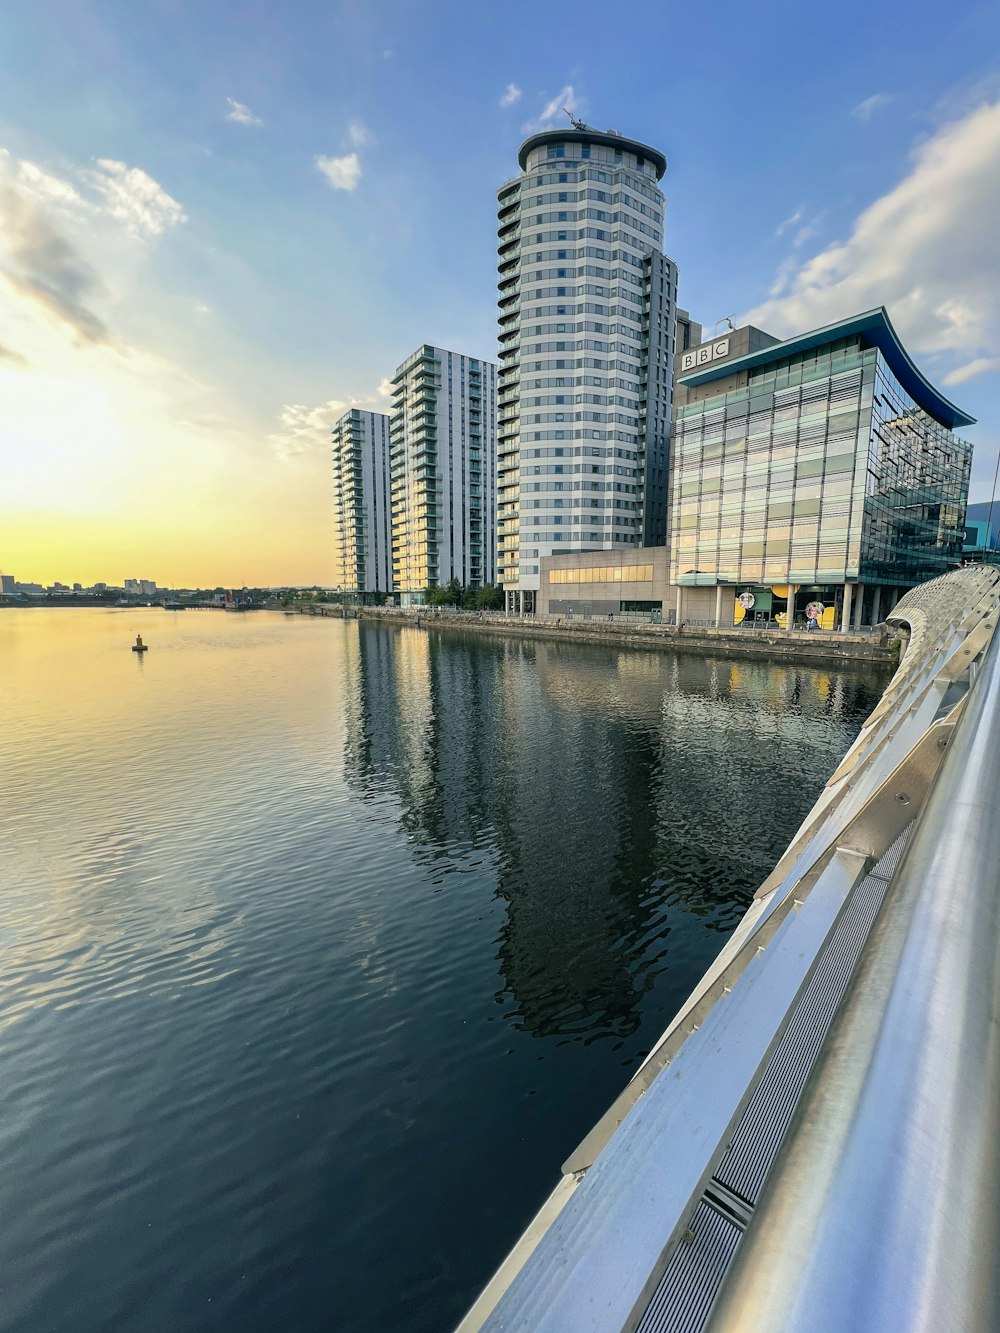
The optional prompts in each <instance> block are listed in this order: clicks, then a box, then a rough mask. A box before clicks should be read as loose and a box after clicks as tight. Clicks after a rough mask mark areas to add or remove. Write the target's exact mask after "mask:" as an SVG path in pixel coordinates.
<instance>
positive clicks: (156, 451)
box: [0, 0, 1000, 586]
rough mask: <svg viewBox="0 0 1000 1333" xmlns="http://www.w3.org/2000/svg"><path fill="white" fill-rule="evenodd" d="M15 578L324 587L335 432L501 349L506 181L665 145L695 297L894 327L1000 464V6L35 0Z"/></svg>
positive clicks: (21, 277) (0, 432)
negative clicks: (411, 376)
mask: <svg viewBox="0 0 1000 1333" xmlns="http://www.w3.org/2000/svg"><path fill="white" fill-rule="evenodd" d="M0 69H2V70H3V81H2V84H0V570H3V571H4V572H7V573H13V574H14V575H15V576H16V577H17V578H18V579H21V580H23V581H28V580H32V581H34V580H37V581H41V582H44V583H49V582H52V581H54V580H56V579H59V580H61V581H63V582H67V583H69V582H73V581H75V580H78V581H80V582H82V583H84V584H87V583H91V582H93V581H95V580H103V581H105V582H108V583H117V584H120V583H121V582H122V581H123V580H124V579H125V578H133V577H134V578H152V579H156V580H157V581H158V582H159V583H160V584H163V585H167V586H205V585H212V586H214V585H216V584H219V583H221V584H226V585H240V584H243V583H247V584H251V585H254V584H272V585H276V584H285V583H303V584H305V583H314V582H319V583H326V582H328V581H329V579H330V577H331V573H332V568H331V566H332V561H331V557H330V547H331V524H332V514H331V504H330V481H329V429H330V426H331V424H332V422H333V421H334V420H335V419H336V418H337V416H339V415H340V413H341V412H343V411H344V410H346V409H347V408H348V407H350V406H362V407H367V408H373V409H375V410H383V411H384V410H387V409H388V406H389V398H388V394H387V387H388V386H387V380H388V378H389V377H391V375H392V373H393V371H394V370H395V368H396V366H398V365H399V364H400V363H401V362H402V361H403V360H404V359H405V358H406V357H407V356H408V355H409V354H410V353H411V352H412V351H413V350H414V349H415V348H416V347H417V346H418V345H419V344H420V343H423V342H430V343H436V344H438V345H441V346H445V347H449V348H451V349H452V350H455V351H460V352H465V353H467V354H469V355H473V356H480V357H486V358H490V359H495V354H496V304H495V302H496V288H495V281H496V273H495V262H496V236H495V226H496V217H495V210H496V197H495V196H496V190H497V187H498V186H499V185H500V184H501V183H502V182H504V181H505V180H507V179H509V178H510V177H512V176H514V175H516V174H517V171H518V167H517V147H518V145H519V143H520V142H521V140H522V139H523V138H524V137H525V135H526V134H527V133H530V132H532V131H533V130H535V129H538V128H543V127H547V126H550V125H559V124H562V123H566V122H565V116H564V115H563V112H562V108H563V107H568V108H569V109H570V110H571V111H572V112H573V113H574V114H575V115H578V116H582V117H583V118H585V119H586V120H587V121H588V123H590V124H593V125H595V126H596V127H598V128H606V127H608V126H611V127H614V128H616V129H619V130H621V131H622V132H623V133H625V134H628V135H632V136H634V137H636V138H638V139H640V140H643V141H644V142H647V143H650V144H652V145H654V146H656V147H658V148H660V149H662V150H663V151H664V152H665V153H666V154H667V157H668V160H669V167H668V171H667V175H666V177H665V178H664V181H663V182H662V187H663V189H664V191H665V193H666V196H667V217H666V227H665V243H664V249H665V250H666V252H667V253H668V254H669V255H670V256H671V257H672V258H673V259H675V260H676V261H677V263H678V264H679V266H680V271H681V278H680V293H679V297H680V302H681V304H682V305H683V306H685V307H686V308H688V309H689V310H690V311H691V313H692V314H693V315H694V316H695V318H697V319H699V320H701V321H702V323H703V324H704V325H705V328H706V333H707V334H711V332H712V331H713V329H714V328H715V327H716V324H717V323H718V327H719V328H721V327H723V325H722V324H721V321H722V320H723V318H724V317H725V316H727V315H732V316H734V317H735V319H736V320H737V322H744V321H745V320H746V319H748V318H749V319H751V320H753V322H755V323H757V324H759V325H760V326H761V327H763V328H765V329H767V330H768V331H769V332H772V333H775V334H777V335H779V336H787V335H790V334H792V333H797V332H803V331H805V330H807V329H810V328H814V327H817V326H819V325H822V324H825V323H829V322H831V321H832V320H835V319H839V318H841V317H846V316H848V315H852V314H855V313H858V312H859V311H861V310H865V309H869V308H871V307H873V306H877V305H880V304H884V305H885V306H886V307H887V308H888V310H889V314H890V317H891V318H892V320H893V322H894V324H895V325H896V327H897V330H898V331H899V333H900V335H901V336H902V338H903V340H904V342H905V343H906V345H907V347H908V349H909V350H910V352H911V353H912V354H913V356H914V357H915V359H916V360H917V362H918V364H919V365H920V367H921V369H922V370H923V371H924V372H925V374H927V376H928V377H929V378H930V379H931V380H932V381H933V382H934V383H935V384H937V385H938V386H939V387H940V388H942V390H943V391H944V392H945V393H946V394H948V396H949V397H951V398H952V399H953V400H954V401H955V402H957V403H958V404H959V405H960V406H961V407H963V408H964V409H966V410H967V411H968V412H970V413H971V414H972V415H973V416H975V417H976V418H977V419H978V423H979V424H978V425H976V426H975V427H972V428H970V429H969V430H968V431H967V432H966V434H967V435H968V437H969V438H970V439H971V440H972V441H973V442H974V444H975V447H976V453H975V462H974V467H973V480H972V488H971V498H972V499H974V500H978V499H984V498H985V499H988V498H989V497H990V494H991V492H992V489H993V483H994V475H995V469H996V466H997V455H998V448H1000V244H998V237H1000V222H998V219H1000V6H998V5H997V4H996V3H995V0H989V3H968V2H967V0H955V2H954V3H950V4H949V5H947V6H942V5H941V4H940V3H939V2H938V0H934V2H933V3H927V0H911V3H907V4H903V3H898V2H897V0H881V3H878V4H873V3H868V4H855V3H852V0H843V2H842V3H841V4H840V5H839V6H837V7H835V8H833V9H831V8H830V7H828V6H819V5H806V4H802V3H801V0H798V2H795V0H782V2H777V0H759V2H758V3H756V4H754V5H746V4H735V3H731V2H730V0H721V3H716V4H713V5H709V4H706V3H700V4H699V3H691V0H688V2H687V3H685V4H683V5H680V4H676V3H674V2H673V0H667V2H666V3H665V2H664V0H656V2H655V3H647V2H646V0H633V3H631V4H630V5H627V6H619V5H615V6H611V5H609V4H596V3H592V0H577V2H576V3H573V4H567V3H563V0H550V2H549V3H547V4H545V5H539V4H537V3H526V2H525V0H504V2H503V3H495V2H494V0H480V3H478V4H469V3H464V4H459V3H456V2H455V0H447V2H444V0H421V3H419V4H418V3H414V2H413V0H363V2H362V0H323V3H313V0H294V2H293V3H288V0H285V3H283V4H279V3H277V2H276V0H255V2H250V3H235V2H234V0H190V2H189V0H144V2H143V3H142V4H136V3H135V0H124V2H119V0H40V3H39V4H37V5H34V6H29V5H18V6H7V7H6V8H5V12H4V14H3V15H2V16H0Z"/></svg>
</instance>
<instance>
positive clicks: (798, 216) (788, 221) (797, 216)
mask: <svg viewBox="0 0 1000 1333" xmlns="http://www.w3.org/2000/svg"><path fill="white" fill-rule="evenodd" d="M801 221H802V207H801V205H800V206H799V207H798V208H797V209H796V210H795V212H794V213H793V214H792V215H791V217H787V218H785V220H784V222H782V223H780V224H779V226H778V227H777V228H776V230H775V233H774V234H775V236H783V235H784V234H785V232H786V231H787V230H788V228H789V227H794V226H796V225H797V224H798V223H799V222H801Z"/></svg>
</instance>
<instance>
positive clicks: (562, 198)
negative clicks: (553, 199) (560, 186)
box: [559, 190, 569, 204]
mask: <svg viewBox="0 0 1000 1333" xmlns="http://www.w3.org/2000/svg"><path fill="white" fill-rule="evenodd" d="M568 199H569V195H568V194H567V193H566V191H565V190H560V191H559V203H561V204H565V203H566V201H567V200H568Z"/></svg>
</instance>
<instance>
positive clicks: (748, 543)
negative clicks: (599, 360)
mask: <svg viewBox="0 0 1000 1333" xmlns="http://www.w3.org/2000/svg"><path fill="white" fill-rule="evenodd" d="M744 332H746V330H737V331H736V334H735V335H725V336H724V337H723V338H720V339H716V340H713V341H712V342H710V343H707V344H704V345H703V346H702V347H699V348H696V349H694V350H693V351H691V352H688V353H686V354H685V355H684V356H683V357H682V358H681V363H680V370H679V373H678V377H677V392H676V396H675V419H674V435H673V446H672V465H673V466H672V476H671V581H672V582H673V583H675V584H677V585H679V586H680V587H681V588H682V589H683V588H685V587H691V588H695V587H700V588H706V587H715V588H716V589H720V590H721V589H729V590H731V592H732V600H731V601H729V600H728V599H727V598H725V597H724V596H720V597H719V602H720V603H721V605H723V606H724V607H726V608H727V609H729V608H731V609H732V611H733V615H734V619H735V620H736V621H737V622H739V621H741V620H742V619H743V618H744V616H746V615H748V614H751V613H752V615H753V616H754V617H757V616H761V615H763V616H765V617H772V616H773V617H775V618H777V619H778V621H779V623H782V621H783V618H784V617H785V616H786V615H787V612H788V601H789V597H791V598H792V599H793V612H792V613H793V618H794V617H797V618H800V619H802V618H804V616H805V612H806V608H807V607H810V608H813V609H815V610H817V611H818V614H817V619H818V620H819V622H820V624H822V625H823V626H824V627H826V628H833V627H834V625H838V626H839V627H841V628H847V626H848V624H849V622H850V619H851V616H852V611H853V620H854V623H855V624H856V625H860V624H861V623H874V622H875V621H877V620H878V619H879V618H880V615H884V614H886V613H887V612H888V610H889V609H890V607H891V606H892V605H894V604H895V601H896V600H898V596H899V595H900V594H901V592H902V591H903V590H905V589H907V588H910V587H913V586H914V585H915V584H917V583H921V582H923V581H925V580H927V579H932V578H935V577H936V576H937V575H938V574H942V573H944V572H945V571H946V570H948V569H952V568H954V567H955V566H956V565H958V564H959V563H960V561H961V553H962V542H963V537H964V517H965V506H966V500H967V498H968V487H969V471H970V467H971V460H972V446H971V445H970V444H969V443H968V442H967V441H965V440H963V439H961V438H960V437H959V436H957V435H956V434H955V433H954V431H955V429H956V428H957V427H961V426H967V425H971V424H972V422H973V418H972V417H970V416H968V415H967V414H966V413H964V412H962V411H961V410H960V409H958V408H957V407H955V406H954V404H952V403H950V402H949V401H948V400H947V399H946V398H944V397H943V396H942V395H941V394H940V393H938V391H937V390H936V389H934V388H933V386H932V385H931V384H930V383H929V382H928V381H927V380H926V379H925V378H924V376H923V375H922V374H921V373H920V371H919V370H918V369H917V367H916V366H915V365H914V363H913V361H912V360H911V358H910V356H909V355H908V353H907V352H906V351H905V349H904V348H903V346H902V344H901V343H900V341H899V339H898V337H897V336H896V333H895V331H894V330H893V328H892V325H891V323H890V322H889V318H888V315H887V313H886V311H885V309H884V308H880V309H878V310H874V311H869V312H867V313H866V314H863V315H859V316H856V317H854V318H853V319H848V320H843V321H841V322H840V323H838V324H833V325H830V326H828V327H827V328H824V329H818V330H815V331H814V332H811V333H807V334H804V335H801V336H799V337H795V338H790V339H787V340H785V341H783V342H778V341H775V340H771V339H769V338H768V336H767V335H765V334H761V333H760V332H759V330H753V331H752V332H753V333H754V334H756V335H757V336H756V338H751V339H750V340H749V345H750V346H751V347H753V346H754V344H756V348H755V350H752V351H749V352H747V353H745V354H743V355H740V354H739V353H740V350H741V348H742V347H744V346H747V345H748V342H747V340H746V339H744V340H743V341H742V342H741V341H740V339H739V337H738V336H737V335H738V334H740V333H744ZM762 343H763V344H764V345H760V344H762Z"/></svg>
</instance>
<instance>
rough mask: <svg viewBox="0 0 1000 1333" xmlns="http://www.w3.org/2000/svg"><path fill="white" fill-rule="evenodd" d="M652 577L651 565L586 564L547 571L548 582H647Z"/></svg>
mask: <svg viewBox="0 0 1000 1333" xmlns="http://www.w3.org/2000/svg"><path fill="white" fill-rule="evenodd" d="M652 578H653V566H652V565H588V566H585V567H584V568H582V569H550V570H549V572H548V579H549V583H649V582H651V580H652Z"/></svg>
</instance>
